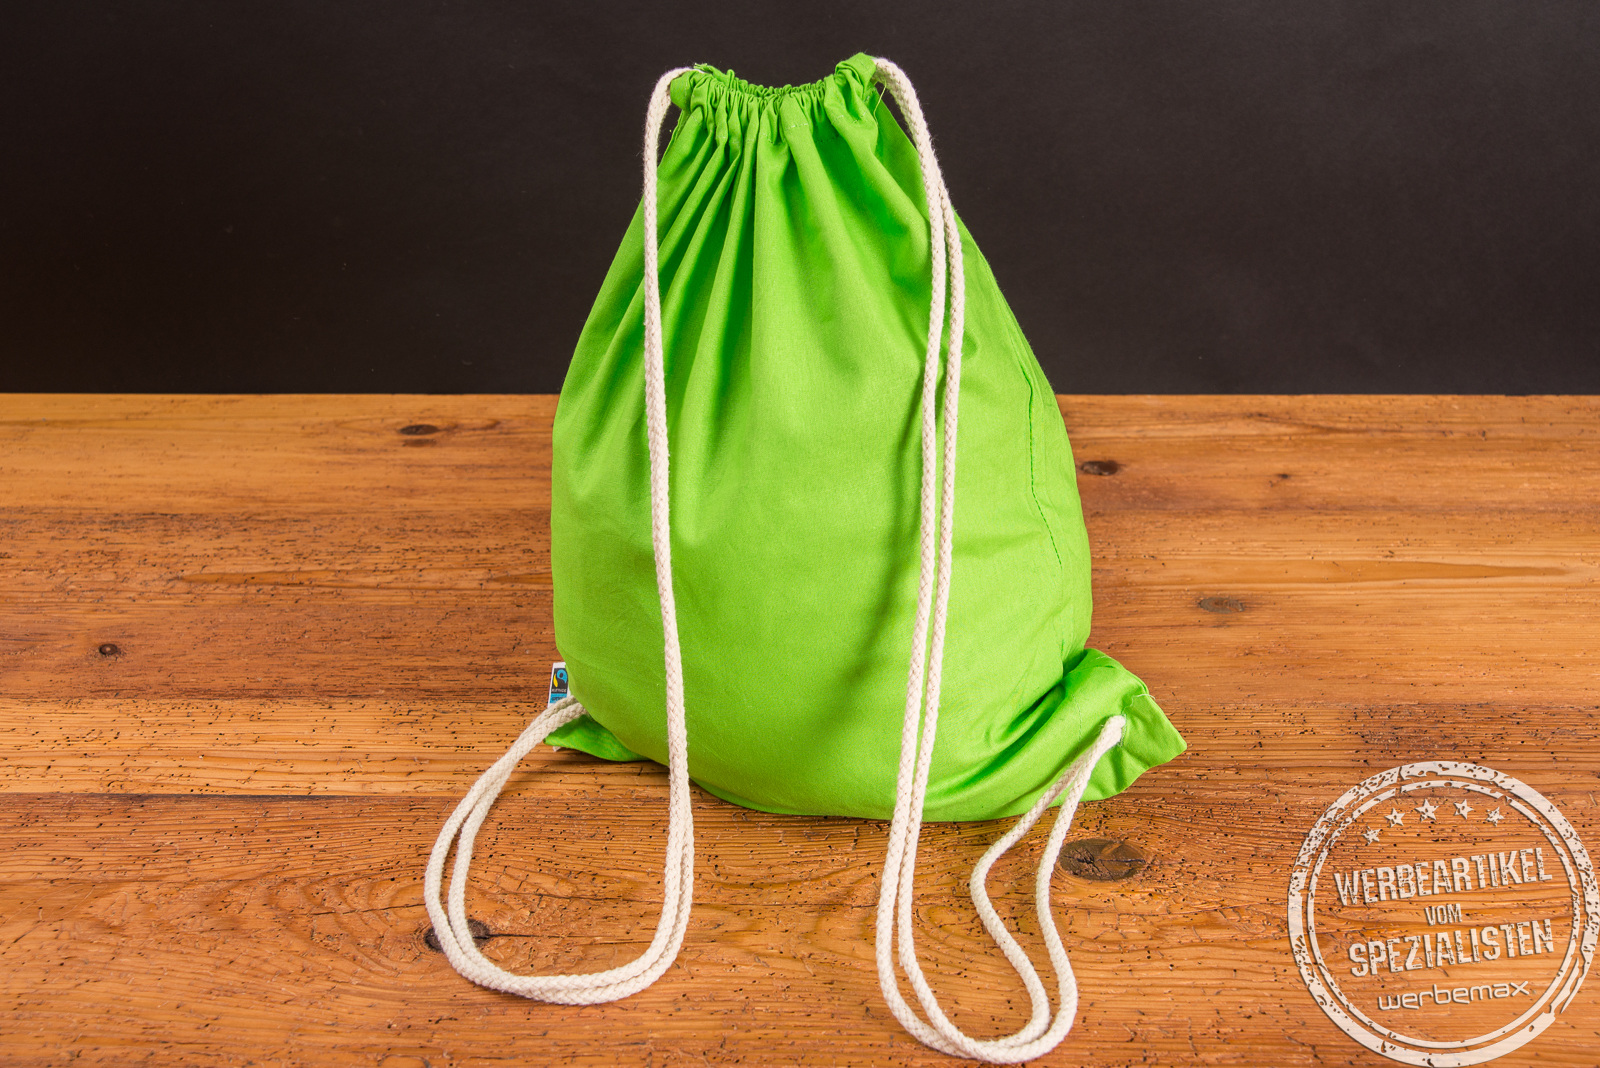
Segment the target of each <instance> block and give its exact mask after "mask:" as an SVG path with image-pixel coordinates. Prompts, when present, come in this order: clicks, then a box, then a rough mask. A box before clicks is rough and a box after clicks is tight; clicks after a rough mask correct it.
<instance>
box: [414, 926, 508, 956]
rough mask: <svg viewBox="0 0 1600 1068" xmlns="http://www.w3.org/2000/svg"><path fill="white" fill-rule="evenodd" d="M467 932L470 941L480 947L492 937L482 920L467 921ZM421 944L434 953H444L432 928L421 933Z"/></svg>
mask: <svg viewBox="0 0 1600 1068" xmlns="http://www.w3.org/2000/svg"><path fill="white" fill-rule="evenodd" d="M467 930H469V931H471V932H472V941H473V942H475V943H476V944H478V945H480V946H481V945H483V943H485V942H487V941H489V939H491V938H493V937H494V932H493V931H491V930H489V925H488V924H486V923H484V922H483V921H482V920H475V919H469V920H467ZM422 944H423V945H425V946H427V947H428V948H429V949H431V950H433V951H434V952H435V953H443V952H444V947H443V946H441V945H440V944H439V936H438V935H437V934H435V933H434V930H433V928H432V927H429V928H428V929H427V930H426V931H424V932H423V933H422Z"/></svg>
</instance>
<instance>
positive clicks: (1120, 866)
mask: <svg viewBox="0 0 1600 1068" xmlns="http://www.w3.org/2000/svg"><path fill="white" fill-rule="evenodd" d="M1059 863H1060V865H1061V870H1062V871H1064V872H1066V873H1067V874H1068V875H1076V876H1077V877H1078V878H1080V879H1090V880H1092V881H1094V882H1097V883H1114V882H1117V881H1118V880H1120V879H1131V878H1133V877H1134V876H1135V875H1138V874H1139V873H1140V872H1141V871H1143V870H1144V867H1145V865H1146V864H1148V863H1150V858H1149V857H1147V856H1146V855H1145V853H1144V850H1142V849H1140V848H1139V847H1138V846H1136V845H1134V844H1133V843H1132V842H1125V841H1123V840H1122V839H1120V838H1080V839H1079V840H1078V841H1076V842H1068V843H1067V844H1066V845H1064V846H1062V847H1061V860H1060V862H1059Z"/></svg>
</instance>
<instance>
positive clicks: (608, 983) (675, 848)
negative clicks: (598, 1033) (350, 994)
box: [423, 67, 694, 1005]
mask: <svg viewBox="0 0 1600 1068" xmlns="http://www.w3.org/2000/svg"><path fill="white" fill-rule="evenodd" d="M688 69H689V68H687V67H680V68H678V69H676V70H670V71H668V72H667V73H666V74H663V75H662V76H661V79H660V81H658V82H656V87H655V91H654V93H652V94H651V97H650V108H649V111H648V112H647V113H646V117H645V131H644V393H645V437H646V440H647V442H648V446H649V452H650V538H651V544H652V546H653V547H654V550H655V561H656V588H657V591H658V593H659V594H660V598H661V629H662V635H663V652H664V655H665V658H666V671H665V678H666V713H667V776H668V784H669V785H668V788H667V809H668V818H667V860H666V869H665V872H664V874H663V878H662V903H661V920H660V922H659V923H658V924H657V925H656V933H655V937H654V938H653V939H652V940H651V942H650V946H649V948H648V949H646V950H645V951H644V953H643V954H642V955H640V956H639V957H638V959H636V960H633V961H630V962H629V963H627V964H624V965H621V966H619V967H616V968H611V969H608V970H607V971H603V972H591V973H588V974H579V975H516V974H514V973H512V972H508V971H506V970H505V969H503V968H501V967H500V966H499V965H497V964H495V963H494V962H493V961H491V960H489V958H487V957H485V956H484V955H483V953H482V952H481V951H480V950H479V949H478V946H477V944H476V943H475V942H474V941H473V939H472V931H471V929H470V927H469V926H468V922H467V905H466V893H467V870H468V868H469V867H470V865H471V863H472V847H473V844H474V842H475V841H476V840H477V835H478V829H479V827H481V826H482V825H483V821H484V819H485V818H486V817H487V816H488V814H489V809H490V808H491V807H492V806H493V805H494V802H495V798H497V797H499V796H500V791H501V790H502V789H504V788H505V784H506V781H507V780H508V779H510V778H511V774H512V772H514V771H515V770H516V767H517V765H518V764H519V763H521V762H522V759H523V757H525V756H527V755H528V753H529V752H531V751H532V749H533V747H534V746H536V745H538V744H539V743H540V742H542V741H544V739H545V738H546V736H548V735H549V734H550V732H551V731H553V730H555V729H556V728H557V727H560V726H562V725H563V724H566V723H570V722H571V721H572V720H574V719H577V718H578V717H579V716H581V715H583V714H584V708H583V706H582V705H581V704H579V703H578V702H577V700H576V699H575V698H574V697H571V696H569V697H564V698H562V699H561V700H559V701H557V702H556V703H555V704H553V705H551V706H550V707H549V708H547V709H545V710H544V712H542V713H540V715H539V716H538V717H537V718H535V719H534V721H533V722H532V723H530V724H529V725H528V727H527V729H526V730H524V731H523V732H522V735H521V737H519V738H518V739H517V741H516V742H515V744H513V745H512V747H511V748H510V750H508V751H507V752H506V754H505V755H504V756H502V757H501V758H500V759H499V760H497V761H495V762H494V764H493V765H491V766H490V768H489V770H487V771H485V772H484V773H483V775H482V776H480V777H479V779H478V781H477V783H475V784H474V785H473V787H472V789H471V790H470V791H469V792H468V793H467V796H466V797H464V798H462V800H461V803H460V804H458V805H457V806H456V808H455V811H454V812H452V813H451V815H450V818H449V819H448V820H446V821H445V824H444V827H443V828H442V829H441V830H440V832H439V838H438V841H436V842H435V843H434V846H433V853H432V854H431V855H430V856H429V858H428V870H427V875H426V877H425V879H424V882H423V893H424V897H425V900H426V902H427V906H428V917H429V919H431V920H432V921H433V930H434V933H435V935H436V936H437V937H438V939H439V945H440V947H441V948H443V949H444V952H445V956H446V957H448V958H449V960H450V963H451V964H452V965H453V966H454V967H455V969H456V971H458V972H460V973H461V974H462V975H464V976H466V977H467V978H468V979H471V980H472V981H473V982H475V983H477V984H479V985H480V986H486V987H489V988H491V989H494V990H503V991H506V992H507V993H511V994H520V995H522V996H523V997H527V998H535V999H537V1000H539V1001H550V1002H555V1003H557V1004H561V1005H593V1004H598V1003H600V1002H605V1001H616V1000H618V999H620V998H625V997H627V996H628V995H629V994H636V993H638V992H639V991H641V990H643V989H644V988H645V987H647V986H649V985H650V984H651V983H653V982H655V981H656V979H657V978H659V977H660V975H661V974H662V973H663V972H665V971H666V970H667V968H669V967H670V966H671V965H672V962H673V960H674V959H676V958H677V956H678V949H679V947H681V946H682V945H683V936H684V932H685V931H686V930H687V929H688V925H689V910H690V907H691V905H692V903H693V900H694V816H693V813H692V812H691V810H690V805H689V739H688V730H687V728H686V726H685V717H684V702H683V656H682V652H681V650H680V648H679V645H678V610H677V605H676V601H675V600H674V598H673V595H672V530H671V515H672V508H671V497H670V480H669V479H668V470H667V390H666V361H665V359H664V356H663V352H662V330H661V279H660V267H659V261H660V252H659V247H660V243H659V239H658V237H657V233H656V227H657V218H658V212H657V208H656V153H657V151H658V150H659V147H660V143H661V123H662V121H663V120H664V119H665V118H666V115H667V108H668V106H669V105H670V104H671V102H672V99H671V94H670V88H671V85H672V80H673V79H674V78H676V77H677V76H678V75H680V74H682V73H683V72H684V71H686V70H688ZM458 836H459V841H457V837H458ZM452 843H454V844H455V847H456V863H455V867H454V869H453V870H452V872H451V876H450V890H449V896H448V899H447V901H446V902H445V904H444V905H441V904H440V897H439V893H440V890H441V888H442V886H443V882H444V865H445V860H446V859H447V858H448V856H449V853H450V847H451V845H452Z"/></svg>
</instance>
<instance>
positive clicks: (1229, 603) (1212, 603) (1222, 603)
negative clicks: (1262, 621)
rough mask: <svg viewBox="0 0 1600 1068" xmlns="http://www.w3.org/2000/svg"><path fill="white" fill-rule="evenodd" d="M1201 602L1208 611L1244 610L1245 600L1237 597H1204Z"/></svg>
mask: <svg viewBox="0 0 1600 1068" xmlns="http://www.w3.org/2000/svg"><path fill="white" fill-rule="evenodd" d="M1199 604H1200V607H1201V608H1202V609H1204V610H1205V611H1207V612H1243V611H1244V602H1243V601H1241V600H1239V599H1238V598H1236V597H1202V598H1200V601H1199Z"/></svg>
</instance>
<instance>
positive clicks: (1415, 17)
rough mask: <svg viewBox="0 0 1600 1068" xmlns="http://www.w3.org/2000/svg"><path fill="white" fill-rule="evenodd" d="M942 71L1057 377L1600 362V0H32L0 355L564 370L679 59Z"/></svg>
mask: <svg viewBox="0 0 1600 1068" xmlns="http://www.w3.org/2000/svg"><path fill="white" fill-rule="evenodd" d="M858 51H866V52H870V53H873V54H877V55H886V56H888V57H890V58H892V59H894V60H895V61H896V62H898V63H899V64H900V65H901V66H902V67H904V68H905V69H906V71H907V72H908V73H909V74H910V76H911V78H912V79H913V81H914V82H915V83H916V85H917V88H918V92H919V93H920V95H921V97H922V100H923V105H924V108H925V110H926V112H927V114H928V119H929V123H930V125H931V127H932V129H933V132H934V137H935V139H936V143H937V145H938V148H939V152H940V157H941V160H942V162H943V164H944V167H945V171H946V177H947V179H948V182H949V185H950V188H951V195H952V198H953V199H954V201H955V203H956V206H957V208H958V210H960V211H961V213H962V215H963V216H964V217H965V219H966V220H967V222H968V224H969V226H970V228H971V229H972V231H973V233H974V235H975V236H976V237H977V239H978V241H979V243H980V245H981V246H982V247H983V249H984V252H985V254H986V255H987V257H988V258H989V260H990V262H991V263H992V265H993V267H994V270H995V274H996V275H997V276H998V277H999V280H1000V283H1001V286H1002V288H1003V289H1004V291H1005V292H1006V294H1007V296H1008V297H1009V299H1010V300H1011V303H1012V306H1013V307H1014V308H1015V310H1016V312H1017V316H1018V318H1019V319H1020V320H1021V322H1022V325H1023V329H1024V330H1025V331H1026V332H1027V333H1028V335H1029V338H1030V340H1031V341H1032V342H1033V346H1034V348H1035V350H1036V351H1037V352H1038V354H1039V357H1040V360H1041V362H1042V363H1043V364H1044V366H1045V369H1046V371H1047V372H1048V373H1049V375H1050V378H1051V380H1052V382H1053V383H1054V385H1055V387H1056V388H1057V389H1058V390H1060V391H1063V392H1090V393H1093V392H1105V393H1142V392H1329V391H1334V392H1390V391H1392V392H1488V393H1528V392H1600V299H1597V298H1600V190H1597V182H1596V179H1597V176H1600V166H1597V165H1600V4H1596V3H1594V0H1572V2H1559V3H1540V2H1510V0H1504V2H1495V3H1483V2H1472V0H1446V2H1431V3H1398V2H1394V0H1385V2H1373V3H1354V2H1311V0H1269V2H1220V0H1219V2H1211V3H1177V2H1161V3H1143V4H1139V3H1112V2H1067V3H1062V2H1050V3H976V2H967V3H932V4H904V3H902V4H889V3H871V2H860V0H856V2H851V3H833V2H808V3H804V4H799V3H796V4H780V5H759V4H734V3H702V4H693V5H690V4H684V3H671V2H664V3H641V2H622V0H593V2H583V3H575V2H569V0H559V2H549V3H523V4H512V3H443V2H425V0H385V2H373V0H337V2H334V3H328V2H325V0H317V2H306V0H275V2H272V3H259V4H257V3H200V2H182V3H152V2H148V0H143V2H136V3H107V2H99V3H81V4H67V3H40V4H17V3H7V4H5V5H4V7H3V8H0V389H6V390H70V391H75V390H119V391H177V392H184V391H243V392H279V391H307V392H320V391H360V392H409V391H423V392H478V391H482V392H554V391H556V390H557V389H559V388H560V384H561V378H562V375H563V373H564V370H565V367H566V362H567V359H568V357H569V354H570V352H571V349H572V346H573V343H574V341H575V340H576V338H577V335H578V331H579V329H580V328H581V326H582V324H583V320H584V317H585V315H586V314H587V312H588V309H589V305H590V303H591V302H592V300H593V298H594V294H595V292H596V291H597V289H598V287H599V284H600V280H601V278H602V276H603V275H604V272H605V269H606V267H607V265H608V263H609V262H610V259H611V256H612V255H613V253H614V252H615V249H616V244H617V242H618V240H620V238H621V235H622V231H623V229H624V227H625V226H626V225H627V222H628V219H629V217H630V216H631V214H632V211H633V209H634V206H635V205H636V203H637V200H638V188H639V181H640V179H639V166H640V157H639V148H638V145H639V143H640V132H641V129H642V124H643V115H644V108H645V103H646V100H647V97H648V95H649V91H650V87H651V86H652V85H653V83H654V81H655V78H656V76H657V75H658V74H659V73H660V72H661V71H662V70H664V69H666V68H668V67H673V66H681V65H684V64H688V63H694V62H709V63H714V64H716V65H717V66H719V67H723V68H728V67H732V68H733V69H735V70H736V71H737V72H738V73H739V74H740V75H741V76H743V77H746V78H749V79H751V80H753V81H757V82H761V83H765V84H782V83H785V82H804V81H812V80H815V79H817V78H819V77H822V76H823V75H825V74H827V73H828V72H829V71H831V70H832V68H833V65H834V64H835V63H836V62H838V61H839V60H841V59H844V58H846V57H847V56H849V55H851V54H853V53H855V52H858Z"/></svg>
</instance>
